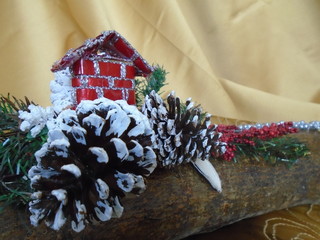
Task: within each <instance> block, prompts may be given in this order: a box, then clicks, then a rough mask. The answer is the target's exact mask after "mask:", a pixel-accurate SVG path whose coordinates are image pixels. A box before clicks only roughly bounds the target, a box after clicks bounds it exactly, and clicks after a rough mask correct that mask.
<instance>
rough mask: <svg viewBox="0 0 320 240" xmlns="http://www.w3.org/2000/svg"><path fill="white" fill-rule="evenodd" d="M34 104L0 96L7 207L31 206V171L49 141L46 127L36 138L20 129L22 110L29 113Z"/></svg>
mask: <svg viewBox="0 0 320 240" xmlns="http://www.w3.org/2000/svg"><path fill="white" fill-rule="evenodd" d="M30 104H33V102H31V101H29V99H27V98H25V100H24V101H23V100H19V99H17V98H15V97H11V96H10V95H8V96H7V97H4V96H1V97H0V122H1V124H0V201H5V202H6V204H13V203H16V204H20V203H23V204H25V203H27V201H28V199H29V192H30V187H29V186H30V183H29V179H28V177H27V175H28V170H29V169H30V167H31V166H32V165H34V164H35V159H34V156H33V154H34V153H35V151H37V150H38V149H40V148H41V146H42V144H43V143H44V142H45V141H46V136H47V133H46V131H47V130H46V128H45V129H43V130H42V132H41V133H40V134H38V135H37V137H35V138H33V137H32V136H31V134H30V133H24V132H22V131H20V129H19V125H20V119H19V117H18V114H19V110H23V111H28V106H29V105H30ZM6 204H5V205H6ZM0 210H1V209H0Z"/></svg>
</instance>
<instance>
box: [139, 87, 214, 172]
mask: <svg viewBox="0 0 320 240" xmlns="http://www.w3.org/2000/svg"><path fill="white" fill-rule="evenodd" d="M167 104H168V105H167ZM167 104H166V103H164V102H163V100H162V99H161V97H160V96H159V95H158V94H156V93H155V92H154V91H152V92H151V93H150V94H149V95H148V96H146V99H145V103H144V105H143V106H142V112H143V113H144V114H145V115H146V116H147V117H148V119H149V121H150V124H151V126H152V128H153V130H154V131H155V134H156V143H157V147H156V150H157V151H158V153H157V156H158V160H159V161H160V164H161V165H162V166H163V167H171V166H175V165H178V164H181V163H186V162H190V161H195V160H196V159H202V160H205V159H208V158H209V156H210V154H211V152H212V151H219V145H220V143H219V141H218V139H219V137H220V134H219V133H217V132H215V128H216V126H215V125H211V127H210V128H209V126H210V117H211V115H210V114H206V116H205V119H204V121H203V122H201V109H200V108H199V107H195V106H194V103H193V102H191V99H188V100H187V101H186V103H185V108H186V109H185V110H184V111H183V110H182V109H181V106H182V105H181V104H180V99H179V98H178V97H175V96H174V93H171V94H170V95H169V96H168V98H167Z"/></svg>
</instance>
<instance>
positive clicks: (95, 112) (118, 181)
mask: <svg viewBox="0 0 320 240" xmlns="http://www.w3.org/2000/svg"><path fill="white" fill-rule="evenodd" d="M48 126H49V133H48V141H47V143H45V144H44V145H43V146H42V148H41V149H40V150H39V151H37V152H36V154H35V156H36V159H37V162H38V164H37V166H33V167H32V168H31V169H30V171H29V177H30V179H31V186H32V187H33V188H34V189H35V190H36V192H35V193H33V194H32V197H33V199H34V200H33V201H31V202H30V207H29V210H30V212H31V213H32V215H31V217H30V220H31V223H32V224H33V225H38V224H39V222H40V221H41V220H43V219H45V222H46V224H47V225H48V226H49V227H51V228H53V229H55V230H58V229H60V228H61V227H62V225H63V224H64V223H65V222H66V220H67V218H68V217H69V218H70V220H71V225H72V228H73V230H75V231H81V230H83V229H84V228H85V225H86V224H87V223H92V222H96V221H107V220H109V219H110V218H111V217H120V216H121V214H122V212H123V207H122V205H121V202H120V200H121V198H122V197H124V196H125V195H126V194H127V193H129V192H131V193H134V194H140V193H142V192H143V191H144V190H145V188H146V186H145V182H144V178H143V177H146V176H148V175H149V174H151V173H152V172H153V170H154V169H155V167H156V155H155V153H154V151H153V149H152V146H153V144H154V132H153V130H152V129H151V128H150V125H149V122H148V119H147V118H146V117H145V116H144V115H143V114H142V113H141V112H139V110H138V109H137V108H136V107H134V106H130V105H128V104H127V103H126V102H125V101H123V100H119V101H111V100H108V99H97V100H94V101H82V102H81V103H80V105H79V106H78V107H77V109H76V110H71V109H67V110H64V111H62V112H61V113H60V114H59V115H58V116H57V118H56V119H54V120H53V122H51V123H48Z"/></svg>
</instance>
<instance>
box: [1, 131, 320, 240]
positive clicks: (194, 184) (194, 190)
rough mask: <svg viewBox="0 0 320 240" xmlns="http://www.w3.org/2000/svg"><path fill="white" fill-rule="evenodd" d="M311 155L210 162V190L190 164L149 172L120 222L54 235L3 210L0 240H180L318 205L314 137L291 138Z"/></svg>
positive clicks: (319, 160)
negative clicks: (217, 182)
mask: <svg viewBox="0 0 320 240" xmlns="http://www.w3.org/2000/svg"><path fill="white" fill-rule="evenodd" d="M294 136H295V137H298V138H299V139H300V140H302V141H304V142H307V144H308V147H309V149H310V150H311V155H310V156H309V157H308V158H304V159H300V160H299V161H298V162H297V163H296V164H295V165H293V166H292V167H291V168H288V167H287V166H286V165H284V164H277V165H275V166H272V165H269V164H265V163H264V162H263V161H261V162H257V161H253V160H246V159H243V160H241V161H239V162H238V163H230V162H222V161H213V164H214V166H215V168H216V170H217V171H218V173H219V175H220V177H221V180H222V184H223V185H222V187H223V191H222V193H217V192H216V191H214V190H213V189H212V188H211V187H210V186H209V184H207V182H206V180H204V178H202V177H201V176H200V175H199V174H198V173H197V172H196V170H194V169H193V167H191V166H190V165H185V166H181V167H177V168H175V169H170V170H164V169H159V170H157V171H155V172H154V173H153V174H152V175H151V177H150V178H149V179H148V181H147V190H146V191H145V192H144V193H143V194H142V195H141V196H139V197H136V196H131V197H127V198H125V199H123V201H122V203H123V205H124V207H125V211H124V214H123V216H122V217H121V218H120V219H113V220H111V221H109V222H106V223H103V224H99V225H96V226H89V227H87V228H86V229H85V230H84V231H83V232H81V233H78V234H77V233H74V232H73V231H72V230H70V229H69V228H70V225H69V224H68V223H67V224H66V225H65V228H64V229H62V230H61V231H59V232H55V231H53V230H50V229H48V228H46V227H45V226H44V224H43V225H41V226H40V227H38V228H34V227H32V226H31V225H30V224H29V219H28V217H29V214H28V211H27V210H22V211H21V210H13V209H10V208H7V209H6V210H5V212H3V213H2V214H1V215H0V222H1V225H2V227H1V232H2V233H1V234H0V239H142V240H143V239H152V240H156V239H161V240H164V239H182V238H184V237H187V236H189V235H192V234H196V233H200V232H208V231H213V230H215V229H217V228H220V227H222V226H225V225H227V224H230V223H233V222H236V221H239V220H241V219H244V218H248V217H252V216H257V215H261V214H263V213H267V212H270V211H274V210H278V209H283V208H287V207H292V206H296V205H302V204H308V203H319V202H320V184H319V182H320V150H319V146H320V134H319V133H315V132H313V133H299V134H296V135H294Z"/></svg>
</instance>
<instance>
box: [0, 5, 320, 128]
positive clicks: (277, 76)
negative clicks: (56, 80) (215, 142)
mask: <svg viewBox="0 0 320 240" xmlns="http://www.w3.org/2000/svg"><path fill="white" fill-rule="evenodd" d="M0 26H1V35H0V50H1V56H0V66H1V68H0V81H1V91H0V93H1V94H7V93H8V92H10V93H11V94H12V95H15V96H17V97H23V96H28V97H29V98H31V99H33V100H34V101H35V102H37V103H39V104H41V105H43V106H48V105H50V101H49V95H50V90H49V82H50V80H52V79H53V75H52V73H51V72H50V67H51V65H52V63H53V62H54V61H56V60H57V59H59V58H60V57H62V56H63V55H64V54H65V52H66V51H67V50H68V49H69V48H76V47H78V46H79V45H81V44H82V43H83V41H84V40H85V39H87V38H93V37H95V36H97V35H98V34H99V33H100V32H102V31H104V30H111V29H114V30H116V31H118V32H119V33H121V34H122V35H123V36H124V37H126V38H127V40H128V41H129V42H130V43H131V44H132V45H133V46H134V47H135V48H136V49H137V50H138V51H139V53H141V55H142V56H144V58H145V59H147V60H148V62H150V63H157V64H160V65H163V66H164V67H165V69H166V70H167V71H168V72H170V74H169V75H168V82H169V85H168V86H166V88H165V90H166V92H168V91H170V90H172V89H174V90H175V91H176V93H177V95H178V96H180V97H182V98H183V99H185V98H187V97H189V96H190V97H192V98H193V99H194V100H195V101H197V102H198V103H201V105H202V106H203V108H204V109H205V110H206V111H207V112H210V113H212V114H214V115H218V116H222V117H229V118H236V119H243V120H251V121H259V122H267V121H280V120H295V121H298V120H306V121H311V120H320V104H319V103H320V44H319V43H320V41H319V40H320V1H317V0H303V1H302V0H273V1H272V0H224V1H221V0H207V1H206V0H177V1H173V0H127V1H125V0H91V1H81V0H70V1H67V0H66V1H63V0H47V1H44V0H42V1H41V0H1V1H0Z"/></svg>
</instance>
